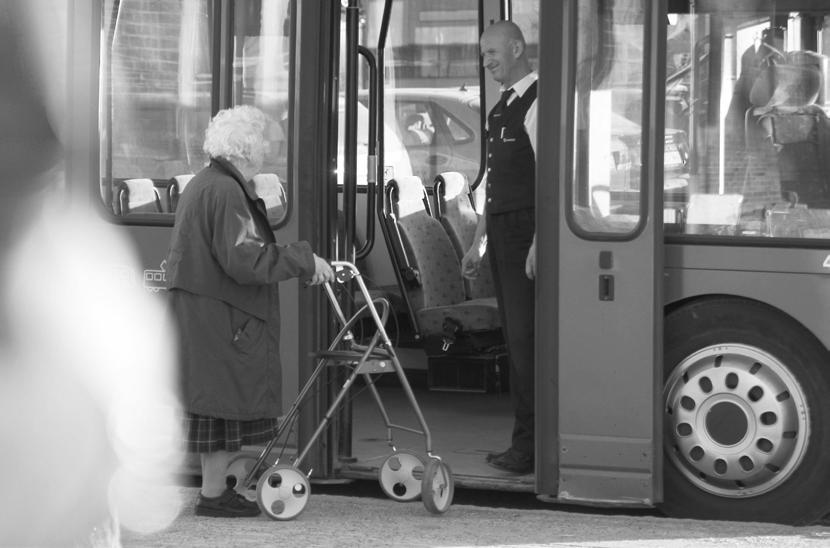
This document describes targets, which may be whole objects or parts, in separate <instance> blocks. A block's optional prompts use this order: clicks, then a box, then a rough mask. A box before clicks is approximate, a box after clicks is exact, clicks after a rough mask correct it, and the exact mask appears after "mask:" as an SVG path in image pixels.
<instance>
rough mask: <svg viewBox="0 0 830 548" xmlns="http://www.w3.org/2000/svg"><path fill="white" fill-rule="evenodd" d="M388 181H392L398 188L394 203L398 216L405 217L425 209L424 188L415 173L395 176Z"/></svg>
mask: <svg viewBox="0 0 830 548" xmlns="http://www.w3.org/2000/svg"><path fill="white" fill-rule="evenodd" d="M390 183H394V184H395V186H396V187H397V189H398V192H397V195H398V200H397V204H396V209H397V214H398V216H399V217H406V216H407V215H410V214H412V213H415V212H418V211H425V212H426V211H427V210H426V207H427V206H426V203H425V202H424V200H425V198H426V195H427V193H426V189H425V188H424V184H423V183H422V182H421V178H420V177H418V176H417V175H404V176H401V177H396V178H395V179H393V180H392V181H390Z"/></svg>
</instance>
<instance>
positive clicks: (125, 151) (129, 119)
mask: <svg viewBox="0 0 830 548" xmlns="http://www.w3.org/2000/svg"><path fill="white" fill-rule="evenodd" d="M145 5H146V3H143V2H133V1H129V0H126V1H125V0H122V1H120V2H119V1H116V0H107V1H106V2H105V3H104V16H103V18H102V29H103V32H102V37H103V38H102V42H101V65H102V70H101V75H102V76H101V103H100V104H101V107H100V108H101V111H100V120H101V126H102V132H101V183H100V184H101V189H100V190H101V198H102V200H103V202H104V204H105V206H106V207H108V208H111V209H112V211H113V212H114V213H116V214H118V215H123V216H129V217H131V218H139V219H140V218H142V217H146V216H147V215H148V214H150V215H159V214H161V215H164V214H167V215H170V214H172V212H173V211H174V209H175V205H176V202H177V198H178V191H179V190H180V187H179V185H178V183H177V181H181V180H186V179H187V178H186V177H182V176H187V175H189V174H193V173H195V172H196V171H198V170H199V169H200V168H201V167H202V166H203V165H204V164H205V162H206V158H205V156H204V153H203V152H202V140H203V133H204V129H205V127H207V122H208V121H209V119H210V100H211V99H210V85H211V79H212V74H211V68H210V47H211V44H210V30H209V29H210V20H209V19H210V15H209V14H210V10H209V7H210V5H211V2H210V1H209V0H185V1H184V2H157V3H155V4H153V9H150V10H148V9H144V8H143V7H142V6H145ZM170 217H171V219H172V215H170Z"/></svg>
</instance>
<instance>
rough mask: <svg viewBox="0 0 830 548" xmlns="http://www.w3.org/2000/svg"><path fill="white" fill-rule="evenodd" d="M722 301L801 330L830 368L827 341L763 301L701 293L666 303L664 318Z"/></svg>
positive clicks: (733, 295)
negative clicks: (771, 317)
mask: <svg viewBox="0 0 830 548" xmlns="http://www.w3.org/2000/svg"><path fill="white" fill-rule="evenodd" d="M721 301H733V302H735V303H736V305H740V304H745V305H747V306H754V307H757V308H758V309H762V310H765V311H767V312H768V313H771V314H774V315H776V316H777V317H780V318H781V320H782V321H785V322H788V323H789V324H790V325H791V326H793V327H794V328H797V329H799V330H800V331H802V332H803V333H804V335H805V336H806V337H809V338H810V339H811V340H812V341H813V342H815V344H816V345H818V346H819V347H821V348H823V349H824V352H825V353H826V355H827V358H828V359H827V362H826V363H825V367H830V348H828V345H827V344H825V341H823V340H822V339H821V338H820V337H819V336H818V335H817V334H816V333H815V332H814V331H813V330H812V329H810V328H809V327H807V325H806V324H805V323H804V321H802V320H803V317H801V318H800V317H797V316H795V315H793V314H791V313H790V310H788V309H784V308H781V307H779V306H775V305H773V304H770V303H769V302H765V301H761V300H759V299H755V298H753V297H750V296H747V295H741V294H731V293H708V294H707V293H701V294H697V295H690V296H686V297H684V298H680V299H676V300H673V301H670V302H667V303H665V305H664V306H663V317H664V318H668V317H669V315H671V314H673V313H675V312H677V311H679V310H681V309H685V308H687V307H700V306H706V305H708V304H712V303H715V302H721ZM788 308H789V307H788Z"/></svg>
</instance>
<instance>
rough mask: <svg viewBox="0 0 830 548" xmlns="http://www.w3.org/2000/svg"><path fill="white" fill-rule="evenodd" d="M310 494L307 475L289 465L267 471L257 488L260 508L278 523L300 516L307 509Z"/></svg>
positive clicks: (277, 466) (281, 465)
mask: <svg viewBox="0 0 830 548" xmlns="http://www.w3.org/2000/svg"><path fill="white" fill-rule="evenodd" d="M310 494H311V487H310V486H309V483H308V478H307V477H306V476H305V474H303V473H302V472H300V471H299V470H298V469H297V468H296V467H294V466H290V465H287V464H278V465H276V466H272V467H271V468H269V469H267V470H266V471H265V472H263V473H262V476H260V478H259V481H258V482H257V486H256V495H257V499H256V500H257V503H258V504H259V508H260V509H261V510H262V511H263V512H264V513H265V514H268V516H270V517H271V518H272V519H275V520H278V521H287V520H290V519H294V518H296V517H297V516H299V515H300V513H301V512H302V511H303V510H304V509H305V505H306V504H307V503H308V497H309V495H310Z"/></svg>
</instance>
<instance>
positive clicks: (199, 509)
mask: <svg viewBox="0 0 830 548" xmlns="http://www.w3.org/2000/svg"><path fill="white" fill-rule="evenodd" d="M259 514H260V509H259V505H258V504H257V503H256V502H252V501H250V500H248V499H246V498H245V497H243V496H242V495H240V494H239V493H237V492H236V491H234V490H233V489H225V491H224V492H223V493H222V494H221V495H219V496H218V497H205V496H203V495H199V500H198V502H197V503H196V515H197V516H208V517H212V518H250V517H254V516H258V515H259Z"/></svg>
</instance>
